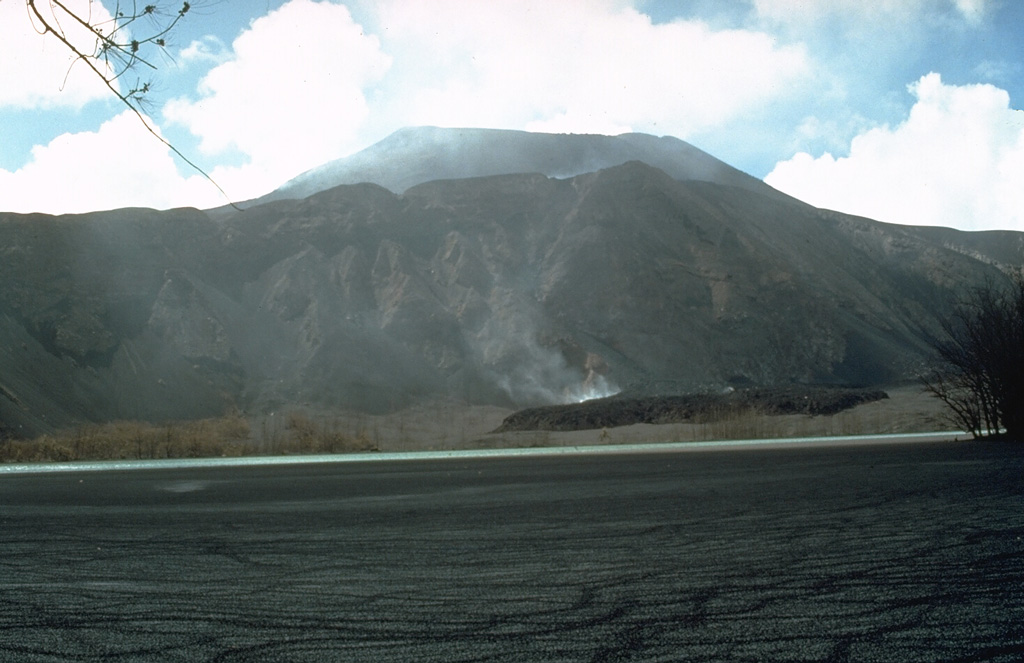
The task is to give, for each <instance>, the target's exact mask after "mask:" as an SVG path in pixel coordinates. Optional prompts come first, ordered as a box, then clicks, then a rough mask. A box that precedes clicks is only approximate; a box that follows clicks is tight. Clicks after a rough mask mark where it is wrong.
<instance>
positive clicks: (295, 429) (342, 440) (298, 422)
mask: <svg viewBox="0 0 1024 663" xmlns="http://www.w3.org/2000/svg"><path fill="white" fill-rule="evenodd" d="M286 421H287V423H286V428H287V431H288V436H287V437H286V438H285V439H284V440H281V439H280V438H278V439H277V440H276V442H275V446H276V447H277V450H276V451H277V453H305V454H319V453H326V454H335V453H346V452H353V451H376V450H377V446H376V444H374V443H373V441H372V440H370V438H369V436H368V435H367V434H366V432H365V431H363V430H360V431H359V432H358V433H357V434H356V435H349V434H347V433H343V432H341V431H338V430H337V423H336V422H335V423H333V424H328V423H327V422H324V421H321V422H316V421H314V420H313V419H311V418H310V417H309V416H308V415H307V414H306V413H304V412H289V413H288V416H287V419H286Z"/></svg>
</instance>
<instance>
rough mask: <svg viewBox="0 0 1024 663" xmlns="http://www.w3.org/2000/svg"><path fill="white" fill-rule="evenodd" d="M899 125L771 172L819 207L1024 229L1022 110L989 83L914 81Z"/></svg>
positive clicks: (901, 219)
mask: <svg viewBox="0 0 1024 663" xmlns="http://www.w3.org/2000/svg"><path fill="white" fill-rule="evenodd" d="M908 89H909V90H910V92H911V94H913V95H914V96H915V97H916V99H917V101H916V102H915V104H914V106H913V107H912V108H911V110H910V113H909V115H908V117H907V118H906V120H905V121H904V122H902V123H901V124H899V125H898V126H896V127H894V128H890V127H878V128H875V129H872V130H870V131H867V132H864V133H861V134H860V135H858V136H857V137H856V138H854V139H853V141H852V142H851V144H850V151H849V156H846V157H840V158H836V157H834V156H833V155H832V154H829V153H825V154H824V155H822V156H820V157H818V158H814V157H812V156H811V155H810V154H807V153H800V154H797V155H796V156H794V157H793V158H792V159H790V160H788V161H784V162H780V163H779V164H777V165H776V167H775V169H774V170H772V172H771V173H769V174H768V176H767V177H766V178H765V181H766V182H767V183H768V184H770V185H772V186H773V187H775V188H777V189H779V190H781V191H784V192H786V193H789V194H790V195H793V196H796V197H797V198H800V199H802V200H804V201H806V202H808V203H811V204H812V205H815V206H818V207H826V208H830V209H835V210H840V211H843V212H848V213H851V214H858V215H862V216H867V217H871V218H875V219H878V220H881V221H888V222H892V223H903V224H914V225H937V226H952V227H957V228H962V229H968V230H981V229H994V228H1003V229H1012V230H1024V187H1021V185H1020V183H1021V182H1024V112H1022V111H1020V110H1017V109H1013V108H1011V107H1010V98H1009V95H1008V94H1007V93H1006V92H1005V91H1004V90H1001V89H999V88H996V87H994V86H991V85H964V86H955V85H946V84H944V83H943V82H942V80H941V78H940V76H939V75H938V74H935V73H931V74H928V75H926V76H923V77H922V78H921V79H920V80H919V81H917V82H916V83H914V84H912V85H910V86H909V87H908Z"/></svg>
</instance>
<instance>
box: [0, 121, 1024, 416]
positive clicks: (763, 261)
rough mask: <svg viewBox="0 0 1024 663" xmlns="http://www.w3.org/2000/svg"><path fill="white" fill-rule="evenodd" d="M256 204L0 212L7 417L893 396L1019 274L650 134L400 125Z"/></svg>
mask: <svg viewBox="0 0 1024 663" xmlns="http://www.w3.org/2000/svg"><path fill="white" fill-rule="evenodd" d="M459 132H462V133H459ZM444 134H448V135H449V136H450V137H452V144H453V145H455V146H456V147H453V148H452V149H451V150H449V151H447V152H444V151H438V148H437V145H439V144H444V143H445V140H444ZM456 139H458V140H456ZM637 156H641V157H644V158H634V157H637ZM623 157H628V158H626V159H625V160H624V161H621V162H618V161H619V159H620V158H623ZM670 157H671V158H670ZM611 162H618V163H611ZM609 163H611V165H606V164H609ZM499 166H500V168H499ZM590 167H594V169H593V170H587V169H588V168H590ZM496 169H497V170H508V169H512V170H516V169H522V170H520V171H519V172H501V173H495V172H493V171H494V170H496ZM576 171H580V172H576ZM430 173H433V174H434V175H437V176H438V177H435V178H432V179H429V175H430ZM346 178H347V179H351V178H356V179H365V180H367V181H364V182H360V183H355V184H339V183H337V180H338V179H346ZM374 180H375V181H374ZM424 180H426V181H424ZM319 187H327V188H324V189H323V190H316V191H315V192H313V190H315V189H318V188H319ZM307 191H309V192H311V193H309V194H308V195H307V194H306V192H307ZM285 193H287V194H288V195H285ZM275 195H276V196H277V198H278V199H276V200H269V201H268V202H263V203H253V204H250V205H248V206H247V207H246V208H245V209H244V210H243V211H237V212H236V211H230V212H229V211H225V210H217V211H211V212H204V211H200V210H195V209H179V210H169V211H165V212H157V211H153V210H143V209H124V210H116V211H112V212H102V213H93V214H85V215H68V216H60V217H51V216H46V215H41V214H35V215H17V214H3V215H0V246H2V247H3V249H2V250H3V260H2V261H0V284H2V285H0V348H3V351H2V354H0V422H2V425H3V427H4V429H5V430H7V431H8V433H14V434H23V435H28V434H36V433H38V432H44V431H48V430H52V429H53V428H55V427H60V426H67V425H71V424H74V423H77V422H82V421H103V420H112V419H146V420H153V421H164V420H170V419H188V418H197V417H203V416H210V415H213V414H218V413H220V412H223V411H224V410H226V409H237V410H241V411H243V412H250V413H259V412H269V411H274V410H279V409H281V408H287V407H289V406H309V407H317V408H325V409H332V408H333V409H345V410H359V411H365V412H384V411H389V410H394V409H397V408H402V407H405V406H407V405H410V404H413V403H417V402H425V401H431V400H437V399H444V400H454V401H458V402H464V403H470V404H496V405H503V406H507V407H525V406H531V405H539V404H546V403H562V402H569V401H572V400H579V399H581V398H583V397H585V396H587V395H603V394H606V393H612V392H615V391H624V392H626V393H629V394H638V395H643V394H666V393H690V392H694V391H704V392H707V391H716V390H722V389H726V388H728V387H730V386H770V385H783V384H785V385H788V384H840V385H857V386H879V385H886V384H892V383H894V382H899V381H905V380H908V379H913V378H914V377H915V376H916V375H918V374H919V373H920V372H921V371H923V370H924V368H925V366H926V364H927V362H928V360H929V356H930V355H929V344H928V342H929V339H930V338H932V337H933V336H934V335H935V334H937V333H938V332H939V329H940V327H939V321H940V320H941V319H942V317H943V316H945V315H947V314H948V312H949V310H950V306H951V304H952V303H953V302H954V301H955V298H956V297H957V296H958V294H960V293H963V292H964V291H965V289H966V288H970V287H972V286H973V285H976V284H981V283H984V282H985V281H986V280H993V279H994V280H998V279H1002V278H1005V277H1004V276H1003V274H1004V272H1006V271H1008V270H1011V269H1019V268H1020V267H1021V266H1022V265H1024V236H1022V235H1020V234H1019V233H1012V232H1003V233H962V232H957V231H953V230H949V229H935V228H917V227H909V226H896V225H888V224H883V223H879V222H876V221H872V220H870V219H865V218H859V217H853V216H848V215H844V214H840V213H837V212H832V211H828V210H821V209H816V208H814V207H811V206H809V205H806V204H804V203H802V202H800V201H798V200H795V199H793V198H790V197H788V196H785V195H783V194H781V193H778V192H776V191H774V190H773V189H771V188H770V187H768V186H767V185H765V184H764V183H763V182H760V181H759V180H756V179H755V178H752V177H749V176H747V175H744V174H743V173H741V172H739V171H737V170H735V169H733V168H731V167H729V166H727V165H726V164H724V163H721V162H718V161H717V160H714V159H713V158H712V157H710V156H709V155H707V154H705V153H703V152H700V151H699V150H697V149H696V148H693V147H692V146H689V145H687V144H685V143H683V142H682V141H678V140H676V139H665V138H655V137H651V136H640V135H627V136H624V137H621V136H620V137H593V136H590V137H587V136H583V137H580V136H557V135H535V134H525V133H523V132H499V131H486V130H438V129H429V130H406V131H403V132H399V133H398V134H396V135H395V136H392V137H391V138H389V139H387V140H385V141H384V142H382V143H381V144H379V145H378V146H375V147H374V148H370V149H369V150H367V151H365V152H364V153H361V155H356V157H352V158H350V159H348V160H344V161H341V162H335V163H332V164H328V165H326V166H324V167H323V168H321V169H317V170H315V171H311V173H308V174H307V175H305V176H303V177H300V178H298V179H297V180H295V181H293V182H292V183H289V184H288V185H286V186H285V187H282V189H281V190H279V192H277V193H276V194H275ZM290 196H296V197H294V198H293V197H290Z"/></svg>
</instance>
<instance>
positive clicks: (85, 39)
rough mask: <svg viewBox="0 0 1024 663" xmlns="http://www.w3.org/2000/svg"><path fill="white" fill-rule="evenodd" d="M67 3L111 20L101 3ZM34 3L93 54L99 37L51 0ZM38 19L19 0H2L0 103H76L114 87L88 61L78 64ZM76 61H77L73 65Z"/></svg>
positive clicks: (107, 93) (19, 105) (105, 94)
mask: <svg viewBox="0 0 1024 663" xmlns="http://www.w3.org/2000/svg"><path fill="white" fill-rule="evenodd" d="M65 5H66V6H67V7H68V8H69V9H71V10H72V11H74V12H76V13H78V14H79V15H81V16H91V17H92V19H93V20H94V21H96V22H102V21H105V20H109V19H110V14H109V13H107V11H106V10H105V9H104V8H103V6H102V5H101V4H100V3H98V2H92V3H90V2H89V0H67V2H65ZM35 6H36V7H37V8H38V9H39V11H40V12H41V13H42V14H43V16H44V17H45V18H46V19H47V21H48V22H52V23H54V24H55V25H61V26H63V27H64V29H65V35H66V37H67V39H68V40H69V41H70V42H71V43H72V44H74V45H75V47H77V48H78V49H79V50H80V51H82V52H83V53H87V54H91V53H92V52H93V49H94V48H95V38H93V37H91V36H90V34H89V32H88V31H87V30H86V29H85V28H83V27H81V26H79V25H77V24H75V23H74V22H73V21H71V20H69V19H68V17H67V15H66V14H64V13H63V12H61V11H60V10H55V9H53V8H51V7H50V3H48V2H37V3H35ZM40 30H41V25H40V24H39V22H38V19H36V18H35V17H32V16H31V14H30V12H29V9H28V8H27V7H26V5H25V3H24V2H21V1H20V0H7V1H6V2H0V63H3V64H2V66H0V108H3V107H5V106H7V107H16V108H30V109H35V108H43V109H46V108H55V107H72V108H78V107H81V106H82V105H84V104H85V103H87V102H89V101H92V100H94V99H102V98H107V97H109V96H110V91H109V90H108V89H107V88H106V86H105V85H104V84H103V82H102V81H100V80H99V77H98V76H96V74H95V73H93V72H92V71H90V70H89V69H88V68H87V67H86V66H85V64H84V63H81V62H79V63H75V62H74V59H73V58H72V56H71V52H70V51H69V50H68V48H67V47H66V46H65V45H64V44H62V43H60V41H58V40H57V38H56V37H54V36H53V35H47V34H42V32H41V31H40ZM72 65H74V66H72Z"/></svg>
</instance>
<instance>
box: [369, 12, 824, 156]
mask: <svg viewBox="0 0 1024 663" xmlns="http://www.w3.org/2000/svg"><path fill="white" fill-rule="evenodd" d="M379 6H380V13H379V15H378V17H377V21H378V23H379V25H378V33H379V34H381V35H382V38H383V39H384V44H385V47H386V48H388V49H389V52H391V53H392V54H393V55H394V57H395V68H394V69H395V71H394V72H393V73H392V74H389V76H388V79H387V80H386V81H385V83H386V85H387V90H388V91H389V92H391V93H392V94H394V95H395V96H400V97H402V98H404V99H407V101H406V102H405V103H401V104H398V109H399V110H398V112H395V111H392V112H391V113H388V114H387V115H389V117H390V121H392V122H393V123H395V124H434V125H442V126H488V127H503V128H516V129H523V128H528V129H533V130H552V131H573V132H600V133H609V132H620V131H623V130H629V129H632V130H638V131H651V132H654V133H671V134H673V135H676V136H681V137H686V136H687V135H690V134H692V133H694V132H696V131H700V130H704V129H707V128H708V127H713V126H720V125H721V124H723V123H725V122H728V121H729V120H732V119H735V118H736V117H737V116H739V115H741V114H743V113H744V112H748V111H750V110H751V109H752V108H756V107H758V106H760V105H762V104H764V103H767V102H769V101H771V100H773V99H775V98H778V97H780V96H785V95H786V94H788V92H789V87H790V86H791V85H792V84H793V83H794V81H797V80H799V79H801V78H802V77H804V76H806V75H807V74H808V62H807V57H806V54H805V52H804V50H803V49H802V48H800V47H793V46H780V45H779V44H777V43H776V42H775V41H774V40H773V38H772V37H770V36H769V35H767V34H764V33H760V32H753V31H745V30H727V31H714V30H712V29H710V28H709V27H708V26H707V25H705V24H703V23H700V22H697V21H675V22H672V23H664V24H652V22H651V21H650V19H649V18H648V17H647V16H646V15H644V14H641V13H639V12H637V11H636V10H634V9H633V8H631V7H630V6H629V5H628V3H625V2H611V1H604V2H595V1H584V0H562V1H560V2H551V1H550V0H511V1H507V2H502V3H485V2H474V3H466V2H454V1H451V0H448V1H445V0H433V1H424V2H411V1H408V0H392V1H391V2H384V3H379Z"/></svg>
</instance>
